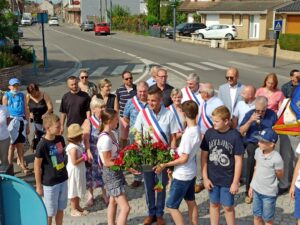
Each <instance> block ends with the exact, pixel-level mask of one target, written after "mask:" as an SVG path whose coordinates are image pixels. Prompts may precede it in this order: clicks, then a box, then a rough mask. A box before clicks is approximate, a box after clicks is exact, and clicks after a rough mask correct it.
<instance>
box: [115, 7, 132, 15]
mask: <svg viewBox="0 0 300 225" xmlns="http://www.w3.org/2000/svg"><path fill="white" fill-rule="evenodd" d="M129 15H130V12H129V9H128V8H124V7H122V6H120V5H115V6H114V7H113V9H112V16H113V17H115V16H119V17H128V16H129Z"/></svg>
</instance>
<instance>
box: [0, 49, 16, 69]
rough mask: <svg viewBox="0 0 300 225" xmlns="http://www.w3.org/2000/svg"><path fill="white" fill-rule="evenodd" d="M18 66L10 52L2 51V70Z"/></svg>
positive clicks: (0, 54) (0, 57)
mask: <svg viewBox="0 0 300 225" xmlns="http://www.w3.org/2000/svg"><path fill="white" fill-rule="evenodd" d="M16 64H17V61H16V59H15V57H14V55H13V54H12V53H10V52H8V51H3V50H1V51H0V68H5V67H11V66H14V65H16Z"/></svg>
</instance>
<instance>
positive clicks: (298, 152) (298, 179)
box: [295, 143, 300, 189]
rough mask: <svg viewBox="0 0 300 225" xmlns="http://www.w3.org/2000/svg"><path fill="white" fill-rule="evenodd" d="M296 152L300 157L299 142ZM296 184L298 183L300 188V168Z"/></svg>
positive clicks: (297, 185)
mask: <svg viewBox="0 0 300 225" xmlns="http://www.w3.org/2000/svg"><path fill="white" fill-rule="evenodd" d="M296 154H297V155H298V157H300V143H299V144H298V146H297V148H296ZM298 160H299V159H298ZM295 185H296V187H297V188H299V189H300V170H299V171H298V177H297V179H296V183H295Z"/></svg>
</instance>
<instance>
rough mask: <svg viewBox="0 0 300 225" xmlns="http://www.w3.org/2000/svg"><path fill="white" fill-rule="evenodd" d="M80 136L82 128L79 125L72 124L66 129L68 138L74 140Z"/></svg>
mask: <svg viewBox="0 0 300 225" xmlns="http://www.w3.org/2000/svg"><path fill="white" fill-rule="evenodd" d="M79 135H82V128H81V127H80V125H79V124H77V123H73V124H71V125H70V126H69V127H68V138H74V137H78V136H79Z"/></svg>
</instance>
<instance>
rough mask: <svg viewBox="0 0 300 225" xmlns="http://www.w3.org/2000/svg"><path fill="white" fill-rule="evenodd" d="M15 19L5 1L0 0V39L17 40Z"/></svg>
mask: <svg viewBox="0 0 300 225" xmlns="http://www.w3.org/2000/svg"><path fill="white" fill-rule="evenodd" d="M17 31H18V25H17V18H16V16H15V15H14V14H13V13H12V12H11V10H10V7H9V3H8V1H7V0H0V39H3V38H11V39H17Z"/></svg>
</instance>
